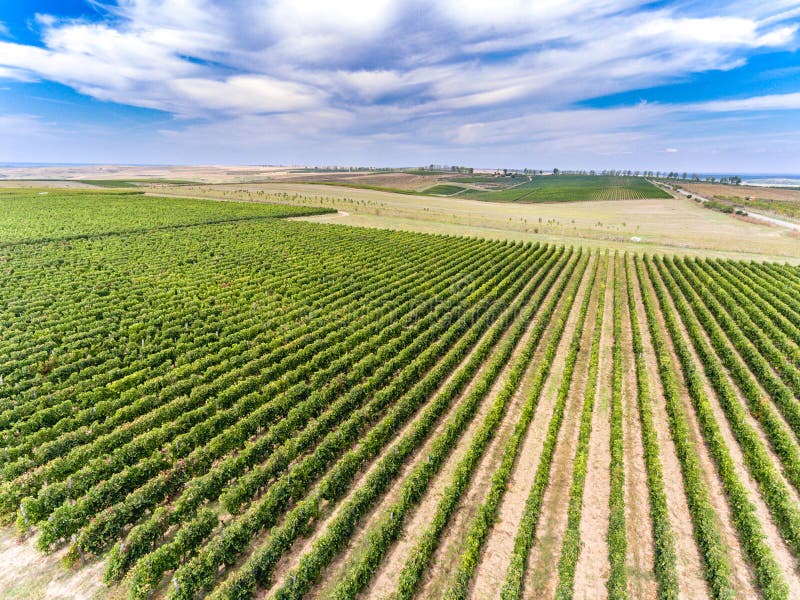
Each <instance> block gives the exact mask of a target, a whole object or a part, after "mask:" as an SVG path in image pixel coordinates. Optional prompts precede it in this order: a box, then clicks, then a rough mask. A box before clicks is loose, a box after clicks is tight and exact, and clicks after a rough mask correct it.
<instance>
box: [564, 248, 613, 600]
mask: <svg viewBox="0 0 800 600" xmlns="http://www.w3.org/2000/svg"><path fill="white" fill-rule="evenodd" d="M613 267H614V262H613V258H610V260H609V261H608V269H609V271H608V273H609V277H608V279H607V283H606V296H605V304H604V311H603V329H602V334H601V338H600V356H599V373H598V381H597V395H596V398H595V405H594V413H593V414H592V433H591V436H590V438H589V457H588V462H587V465H586V482H585V485H584V491H583V506H582V507H581V523H580V538H581V553H580V555H579V556H578V562H577V564H576V565H575V584H574V588H573V589H574V594H575V597H576V598H605V597H606V596H607V594H606V588H605V585H600V584H601V582H603V583H604V582H605V581H606V580H607V579H608V574H609V571H610V569H611V566H610V564H609V562H608V543H607V541H606V538H607V536H608V523H609V516H610V508H609V504H608V503H609V496H610V494H611V480H610V476H611V473H610V469H611V446H610V443H611V441H610V440H611V422H610V421H609V419H610V416H611V414H610V411H611V406H610V404H611V373H612V369H613V363H612V346H613V343H614V315H613V310H614V302H613V294H614V271H613Z"/></svg>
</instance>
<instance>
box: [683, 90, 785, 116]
mask: <svg viewBox="0 0 800 600" xmlns="http://www.w3.org/2000/svg"><path fill="white" fill-rule="evenodd" d="M688 108H691V109H693V110H699V111H708V112H734V111H762V110H800V92H796V93H792V94H770V95H766V96H755V97H752V98H741V99H738V100H715V101H713V102H701V103H697V104H691V105H689V107H688Z"/></svg>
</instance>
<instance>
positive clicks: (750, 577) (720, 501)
mask: <svg viewBox="0 0 800 600" xmlns="http://www.w3.org/2000/svg"><path fill="white" fill-rule="evenodd" d="M646 291H647V293H648V294H650V295H651V297H652V298H653V302H654V303H657V302H658V301H657V300H656V298H655V292H654V291H653V283H652V281H650V280H649V279H647V281H646ZM671 310H673V309H672V308H671ZM657 318H658V326H659V327H660V328H661V330H662V331H665V332H666V325H665V323H664V315H663V313H662V312H661V311H660V310H658V311H657ZM678 323H679V326H680V329H681V335H682V337H683V339H684V340H685V341H686V342H687V344H690V342H689V338H688V336H687V335H686V331H685V328H684V326H683V323H682V322H681V321H680V320H678ZM665 337H666V338H667V340H668V341H667V348H668V349H669V354H670V357H671V360H672V365H673V367H674V369H675V374H676V375H677V381H678V384H679V386H680V396H681V401H682V407H683V412H684V414H685V415H686V423H687V425H688V428H689V432H690V435H691V438H692V439H691V442H692V445H693V447H694V449H695V453H696V455H697V459H698V463H699V465H700V469H701V471H702V474H703V481H704V482H705V484H706V488H707V490H708V498H709V502H710V503H711V506H713V507H714V512H715V514H716V516H717V526H718V529H719V532H720V536H721V539H722V542H723V546H724V548H725V549H726V550H727V560H728V562H729V564H730V567H731V584H732V585H733V588H734V589H735V590H736V592H737V594H738V595H739V596H740V597H742V598H753V597H755V596H757V595H758V593H757V592H756V589H755V587H754V574H753V570H752V568H751V567H750V565H749V564H748V562H747V558H746V556H745V554H744V550H743V549H742V546H741V544H740V543H739V537H738V535H737V533H736V529H735V527H734V525H733V518H732V515H731V508H730V505H729V504H728V499H727V496H726V495H725V491H724V489H723V487H722V482H721V481H720V479H719V476H718V473H717V468H716V465H715V463H714V461H713V459H712V458H711V455H710V453H709V451H708V448H707V447H706V444H705V440H704V438H703V435H702V432H701V429H700V424H699V423H698V421H697V415H696V414H695V411H694V406H693V405H692V400H691V398H690V396H689V392H688V390H687V388H686V382H685V380H684V377H683V371H682V370H681V367H680V364H681V363H680V361H679V359H678V356H677V354H676V353H675V348H674V346H673V341H672V338H671V337H670V336H669V335H665ZM692 358H693V362H694V364H695V366H696V368H697V369H698V372H699V374H700V375H701V377H703V386H704V391H705V393H706V395H707V396H708V397H709V400H711V401H712V404H715V403H714V402H713V400H714V399H716V397H715V396H714V392H713V390H712V389H711V388H710V386H709V384H708V381H706V380H705V377H704V375H703V367H702V363H701V362H700V361H699V360H698V359H697V357H696V356H695V355H692ZM717 408H718V406H715V409H717ZM720 412H721V411H720ZM720 417H721V419H720ZM717 420H718V421H719V422H720V426H721V429H723V431H724V429H725V426H726V425H727V421H726V420H725V416H724V414H719V415H718V416H717ZM734 445H735V441H734ZM728 446H729V448H730V444H728Z"/></svg>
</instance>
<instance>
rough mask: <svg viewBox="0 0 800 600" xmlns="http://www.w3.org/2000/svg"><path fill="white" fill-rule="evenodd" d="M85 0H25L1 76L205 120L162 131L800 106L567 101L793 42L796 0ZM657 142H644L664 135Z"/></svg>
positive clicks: (283, 129)
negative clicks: (52, 4)
mask: <svg viewBox="0 0 800 600" xmlns="http://www.w3.org/2000/svg"><path fill="white" fill-rule="evenodd" d="M767 5H769V6H767ZM96 6H97V7H98V8H99V9H100V10H107V11H109V15H108V16H109V18H107V19H101V20H100V21H99V22H92V23H89V22H84V21H80V20H77V21H76V20H65V19H61V18H58V17H54V16H52V15H39V16H37V25H38V27H39V28H40V29H41V33H42V45H41V47H40V46H38V45H26V44H20V43H14V42H11V41H0V78H6V79H34V78H39V79H45V80H52V81H56V82H59V83H62V84H65V85H68V86H71V87H73V88H74V89H76V90H78V91H79V92H81V93H83V94H87V95H89V96H92V97H94V98H97V99H100V100H107V101H113V102H117V103H122V104H129V105H134V106H139V107H146V108H154V109H159V110H163V111H167V112H168V113H170V114H171V115H174V116H177V117H179V118H183V119H200V120H203V123H200V124H198V123H196V122H192V123H189V122H188V121H185V120H184V121H178V122H176V123H173V125H171V126H170V128H169V131H170V132H172V133H169V134H166V133H165V135H170V136H173V137H179V138H182V139H185V140H188V139H194V140H196V139H199V136H201V135H208V136H217V135H223V133H222V132H223V131H224V130H225V128H226V127H227V128H229V130H230V128H233V130H234V131H238V132H241V136H242V137H244V136H247V135H248V130H250V134H249V135H255V134H254V133H253V131H254V130H255V129H256V128H258V130H259V132H264V136H267V137H269V136H272V138H274V137H275V136H277V137H280V138H281V139H284V140H286V139H289V138H290V137H291V135H292V132H293V131H294V132H295V134H297V135H303V136H306V137H308V138H312V137H315V136H318V137H319V138H320V139H323V138H325V136H327V135H331V134H332V133H335V134H336V135H339V136H344V137H347V136H350V137H353V138H359V139H362V140H365V141H367V142H368V143H375V144H378V143H384V144H389V143H398V144H399V143H403V142H401V140H406V142H405V143H408V144H423V143H427V144H429V145H431V146H435V145H437V144H439V145H446V146H448V147H450V148H458V147H461V146H468V145H470V144H476V143H480V144H501V143H505V144H516V143H524V142H525V141H526V137H527V138H529V137H530V136H531V135H535V136H538V137H537V139H539V140H557V141H558V143H559V144H560V145H561V146H562V147H566V146H568V145H569V144H570V141H569V135H575V136H580V135H581V132H580V128H581V127H583V128H584V129H586V136H593V139H594V140H595V145H596V146H597V147H600V146H603V145H605V146H608V144H609V143H611V144H618V143H622V142H623V141H624V140H627V141H629V142H630V141H631V140H633V139H634V138H635V137H636V136H637V135H638V134H637V133H636V132H635V131H634V130H635V128H637V127H638V128H643V127H646V126H647V125H648V123H652V122H653V120H655V119H659V118H663V116H664V115H675V114H678V113H680V112H686V113H688V112H695V113H698V112H699V113H703V114H709V113H727V112H732V111H740V110H775V109H778V108H786V109H790V110H794V109H797V108H799V106H798V102H797V99H796V98H794V97H790V96H792V95H784V96H780V97H778V96H766V97H762V98H760V99H755V98H754V99H748V100H723V101H717V102H707V103H698V104H691V105H687V106H683V107H671V106H663V105H662V106H654V105H649V106H638V107H631V108H625V109H614V110H599V109H597V110H591V111H590V110H576V109H575V108H574V106H575V103H577V102H580V101H582V100H586V99H587V98H589V97H596V96H602V95H605V94H613V93H617V92H624V91H628V90H632V89H639V88H644V87H649V86H655V85H660V84H664V83H669V82H672V81H675V80H678V79H681V78H684V77H686V76H687V75H688V74H691V73H694V72H700V71H706V70H710V69H732V68H734V67H736V66H739V65H741V64H742V63H743V62H744V61H746V60H747V57H748V56H749V55H750V54H751V53H752V52H754V51H755V50H756V49H761V48H767V49H775V48H792V47H793V45H794V44H796V42H797V25H796V24H793V23H791V22H790V21H789V19H791V18H792V17H793V16H794V15H796V14H797V10H798V6H797V2H796V1H794V0H775V1H774V2H770V3H763V2H758V0H728V1H727V2H722V3H715V4H714V6H713V7H704V6H703V5H701V4H697V3H694V4H676V5H674V6H672V7H670V6H666V7H665V6H661V7H660V8H657V9H655V8H651V5H650V3H647V2H645V1H644V0H538V1H529V0H498V1H497V2H491V3H489V2H485V1H483V0H438V1H435V2H425V1H424V0H405V1H401V0H374V1H372V2H370V3H364V2H362V1H360V0H346V1H345V0H343V1H342V2H329V1H326V0H272V1H264V2H261V1H255V0H118V2H117V3H116V4H113V5H111V6H107V5H106V4H105V3H100V2H98V3H96ZM0 35H2V24H0ZM182 132H183V133H185V135H182ZM565 132H566V133H565ZM256 137H258V139H261V137H259V136H256ZM265 139H266V138H265ZM388 140H392V141H391V142H389V141H388ZM215 141H216V140H215ZM665 143H667V142H662V143H661V144H660V145H658V146H655V145H654V146H653V152H659V153H663V152H665V151H668V150H664V144H665ZM614 152H616V150H614Z"/></svg>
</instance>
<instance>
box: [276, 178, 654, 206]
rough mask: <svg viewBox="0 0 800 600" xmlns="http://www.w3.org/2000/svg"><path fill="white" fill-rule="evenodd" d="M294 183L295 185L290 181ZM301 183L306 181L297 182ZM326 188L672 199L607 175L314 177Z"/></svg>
mask: <svg viewBox="0 0 800 600" xmlns="http://www.w3.org/2000/svg"><path fill="white" fill-rule="evenodd" d="M289 181H291V180H289ZM297 181H299V182H305V181H308V180H306V179H304V178H303V177H298V178H297ZM313 182H315V183H318V184H325V185H340V186H345V187H354V188H363V189H374V190H377V191H385V192H393V191H394V192H398V193H412V194H417V193H419V194H430V195H444V196H454V195H457V196H459V197H464V198H470V199H473V200H484V201H487V202H520V203H523V202H524V203H538V202H580V201H592V200H641V199H645V198H669V197H670V195H669V193H667V192H665V191H664V190H662V189H660V188H658V187H656V186H654V185H653V184H652V183H650V182H649V181H647V180H646V179H645V178H644V177H622V176H610V175H609V176H606V175H557V176H556V175H544V176H535V177H533V176H527V175H515V176H513V177H511V176H509V177H494V176H492V175H460V174H452V175H448V174H438V175H433V174H431V175H424V176H423V175H411V174H408V173H382V174H366V175H364V174H337V175H335V176H325V175H320V174H314V176H313Z"/></svg>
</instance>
